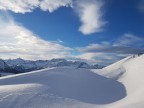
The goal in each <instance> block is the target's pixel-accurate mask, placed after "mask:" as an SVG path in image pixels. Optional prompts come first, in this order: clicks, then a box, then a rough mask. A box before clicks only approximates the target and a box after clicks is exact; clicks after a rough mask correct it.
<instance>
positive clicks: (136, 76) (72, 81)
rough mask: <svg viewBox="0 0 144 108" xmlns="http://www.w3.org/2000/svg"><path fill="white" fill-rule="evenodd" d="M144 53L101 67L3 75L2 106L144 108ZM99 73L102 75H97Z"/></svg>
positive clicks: (5, 107) (21, 107)
mask: <svg viewBox="0 0 144 108" xmlns="http://www.w3.org/2000/svg"><path fill="white" fill-rule="evenodd" d="M143 61H144V55H141V56H131V57H127V58H125V59H123V60H121V61H119V62H117V63H115V64H112V65H110V66H108V67H106V68H104V69H102V70H92V71H90V70H87V69H79V68H77V69H76V68H68V67H67V68H66V67H65V68H52V69H44V70H40V71H35V72H30V73H24V74H20V75H12V76H6V77H2V78H0V108H143V107H144V95H143V94H144V87H143V84H144V62H143ZM98 74H99V75H98Z"/></svg>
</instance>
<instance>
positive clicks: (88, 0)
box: [0, 0, 106, 35]
mask: <svg viewBox="0 0 144 108" xmlns="http://www.w3.org/2000/svg"><path fill="white" fill-rule="evenodd" d="M103 5H104V3H103V1H102V0H0V10H10V11H13V12H15V13H23V14H24V13H26V12H32V11H33V10H34V9H35V8H40V9H41V10H43V11H49V12H53V11H55V10H57V9H58V8H60V7H71V8H73V9H74V10H75V11H76V13H77V14H78V16H79V18H80V21H81V23H82V25H81V26H80V28H79V31H80V32H82V33H83V34H85V35H87V34H91V33H95V32H100V31H101V30H102V27H103V26H104V25H105V23H106V22H105V21H104V20H103V19H102V18H103V12H102V7H103Z"/></svg>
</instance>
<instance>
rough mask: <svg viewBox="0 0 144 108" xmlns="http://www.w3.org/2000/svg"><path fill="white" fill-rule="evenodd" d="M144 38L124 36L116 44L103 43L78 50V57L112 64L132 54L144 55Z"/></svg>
mask: <svg viewBox="0 0 144 108" xmlns="http://www.w3.org/2000/svg"><path fill="white" fill-rule="evenodd" d="M143 43H144V38H142V37H139V36H135V35H133V34H124V35H123V36H121V37H120V38H118V39H116V40H115V41H114V42H106V41H104V42H101V43H99V44H98V43H97V44H90V45H88V46H86V47H83V48H82V47H81V48H78V50H79V51H80V52H81V54H80V55H79V56H78V57H79V58H81V59H85V60H87V61H91V62H93V63H94V62H95V63H100V64H101V63H102V64H110V63H113V62H116V61H118V60H120V59H122V58H124V57H127V56H129V55H132V54H137V53H144V48H143V47H144V44H143Z"/></svg>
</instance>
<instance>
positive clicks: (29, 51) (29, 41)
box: [0, 17, 73, 59]
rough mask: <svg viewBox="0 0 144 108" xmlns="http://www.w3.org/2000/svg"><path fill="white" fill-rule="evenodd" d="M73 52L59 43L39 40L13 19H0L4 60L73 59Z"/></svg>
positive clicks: (0, 41)
mask: <svg viewBox="0 0 144 108" xmlns="http://www.w3.org/2000/svg"><path fill="white" fill-rule="evenodd" d="M72 50H73V49H71V48H69V47H65V46H63V45H61V44H60V43H59V42H58V43H57V42H51V41H45V40H43V39H41V38H39V37H38V36H37V35H36V34H34V33H32V32H31V31H30V30H28V29H27V28H25V27H23V26H22V25H20V24H18V23H16V22H15V21H13V20H12V19H9V18H2V17H0V55H1V57H2V58H5V57H6V58H17V57H22V58H25V59H51V58H67V57H71V51H72Z"/></svg>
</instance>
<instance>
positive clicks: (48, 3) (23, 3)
mask: <svg viewBox="0 0 144 108" xmlns="http://www.w3.org/2000/svg"><path fill="white" fill-rule="evenodd" d="M71 3H72V0H5V1H4V0H0V10H10V11H13V12H15V13H23V14H24V13H26V12H32V11H33V10H34V9H35V8H40V9H42V10H43V11H49V12H53V11H54V10H56V9H58V8H59V7H62V6H65V7H68V6H69V5H71Z"/></svg>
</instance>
